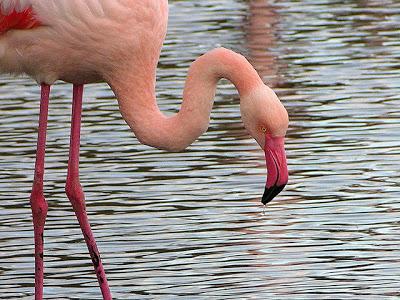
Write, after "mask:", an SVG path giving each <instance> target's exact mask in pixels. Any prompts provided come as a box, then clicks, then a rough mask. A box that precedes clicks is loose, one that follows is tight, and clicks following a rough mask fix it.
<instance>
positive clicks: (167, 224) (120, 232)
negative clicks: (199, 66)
mask: <svg viewBox="0 0 400 300" xmlns="http://www.w3.org/2000/svg"><path fill="white" fill-rule="evenodd" d="M170 3H171V17H170V29H169V32H168V40H167V42H166V45H165V48H164V50H163V53H162V59H161V62H160V68H159V73H158V95H157V96H158V99H159V102H160V105H161V107H162V109H163V110H164V111H167V112H173V111H174V110H175V109H176V108H177V107H179V100H176V99H180V97H181V91H182V88H183V82H184V79H185V76H186V71H187V67H188V65H189V64H190V62H191V61H193V59H195V58H196V57H197V56H199V55H200V54H202V53H203V52H204V51H206V50H208V49H211V48H213V47H215V46H216V45H222V46H225V47H229V48H234V49H236V50H241V51H242V50H243V52H244V53H246V49H238V48H240V47H244V48H248V49H247V50H248V53H249V54H250V55H249V57H250V59H251V60H252V62H253V63H254V65H255V66H256V67H257V68H258V70H259V71H260V72H261V73H262V74H263V76H264V77H265V79H266V81H267V82H268V83H269V84H271V83H272V84H274V85H275V86H276V88H277V92H278V94H279V95H280V97H281V98H282V99H283V101H284V103H285V105H286V107H287V108H288V110H289V112H290V115H291V126H290V131H289V134H288V139H287V148H288V159H289V162H290V169H291V178H290V182H289V185H288V186H287V188H286V189H285V191H284V192H283V194H282V195H281V196H280V199H277V200H276V201H274V202H273V203H271V205H270V206H268V207H267V210H266V212H265V215H263V213H262V208H261V207H260V205H259V198H258V197H259V195H260V191H261V190H262V186H263V184H264V183H265V181H264V180H265V178H264V176H265V171H264V166H263V160H262V153H261V151H260V150H258V146H257V145H256V144H255V143H254V142H253V141H252V139H250V138H249V137H248V135H247V134H246V132H245V131H244V129H243V126H242V124H241V121H240V113H239V108H238V103H237V102H238V99H237V96H236V91H235V90H234V88H233V87H232V86H231V85H230V84H228V83H227V82H222V83H221V85H220V89H219V93H218V96H217V98H216V103H215V109H214V112H213V115H212V120H213V121H212V123H211V127H210V130H209V132H208V133H207V134H206V135H204V136H203V137H201V138H200V140H199V141H198V142H196V143H195V144H194V145H193V146H191V147H190V148H189V149H188V151H187V152H184V153H179V154H174V153H165V152H162V151H158V150H155V149H150V148H148V147H145V146H142V145H140V144H138V143H137V141H136V140H135V139H132V137H131V133H130V132H129V129H128V128H127V126H126V125H125V124H124V123H123V121H122V120H121V116H120V114H119V112H118V109H117V106H116V103H115V100H114V98H113V96H112V94H111V92H110V91H109V89H108V88H107V87H106V86H103V85H92V86H89V87H88V88H87V90H86V100H85V103H84V120H83V137H82V138H83V141H82V159H81V161H82V165H81V167H82V184H83V186H84V188H85V190H86V192H87V195H86V196H87V202H88V213H89V215H90V216H89V217H90V218H91V221H92V224H93V227H94V232H95V235H96V237H97V239H98V241H99V247H100V249H101V250H102V255H103V259H104V263H105V266H106V269H107V272H108V276H109V280H110V284H111V288H112V291H113V294H114V296H115V299H161V298H168V299H176V298H179V297H181V298H183V299H214V298H215V299H249V298H252V299H271V298H272V299H303V298H304V299H315V298H318V299H321V298H323V299H332V298H334V299H396V297H397V298H398V297H399V296H400V294H399V290H400V285H399V280H398V278H400V268H399V266H398V260H399V257H400V250H399V247H398V244H399V210H400V206H399V201H398V199H399V197H400V190H399V188H398V178H399V177H400V172H399V170H400V160H399V157H400V150H399V149H400V142H399V141H400V133H399V131H398V130H397V128H398V127H399V125H400V124H399V123H400V121H399V120H400V114H399V112H398V102H399V100H400V98H399V94H400V74H399V71H398V53H399V52H400V43H399V42H398V33H399V31H398V21H399V20H398V15H399V13H400V7H399V5H398V1H396V0H387V1H366V0H364V1H360V0H351V1H345V2H343V1H342V2H332V1H322V2H321V1H318V2H316V1H311V0H305V1H301V3H299V2H298V1H292V0H290V1H286V0H282V1H278V2H276V1H274V2H273V1H267V0H266V1H239V0H237V1H236V0H234V1H233V0H213V1H189V0H186V1H178V0H175V1H170ZM274 3H275V4H274ZM277 4H279V6H278V5H277ZM249 9H250V11H249ZM246 15H247V16H250V20H247V21H246V26H244V25H243V22H244V21H243V20H244V19H245V16H246ZM188 16H189V17H190V22H189V21H188V18H189V17H188ZM263 24H267V25H266V26H264V25H263ZM243 27H245V33H243V30H242V28H243ZM260 28H261V29H260ZM244 36H245V37H246V39H245V43H244V44H243V43H241V41H242V40H243V39H244ZM256 40H257V42H256ZM262 49H264V50H265V53H264V54H265V57H263V56H264V55H263V53H262ZM264 66H269V68H266V67H264ZM264 72H265V73H264ZM278 76H279V79H278ZM281 78H284V82H283V80H282V79H281ZM0 82H1V83H0V85H1V86H0V101H1V103H2V107H1V114H0V121H1V122H0V299H7V300H8V299H32V293H33V270H34V268H33V233H32V225H31V219H30V208H29V203H28V198H29V191H30V187H31V182H32V170H33V163H34V149H35V141H36V133H35V127H36V123H37V121H36V119H37V114H38V100H37V99H38V96H39V95H38V94H37V91H38V89H37V87H36V86H35V85H34V84H33V83H32V82H31V81H30V80H25V79H18V80H17V79H11V78H8V77H2V78H1V79H0ZM70 98H71V91H70V86H69V85H64V84H62V83H60V84H59V85H58V86H57V87H55V89H54V94H53V99H52V102H51V105H50V128H49V143H48V156H47V161H46V163H47V166H48V169H47V173H46V197H47V198H48V200H49V204H50V212H49V220H48V222H47V223H46V257H45V263H46V278H45V285H46V287H45V293H46V296H47V297H48V299H99V291H98V287H97V284H96V278H95V276H94V275H93V273H92V267H91V265H90V259H89V257H88V254H87V251H86V247H85V245H84V243H83V241H82V238H81V234H80V231H79V227H78V225H77V223H76V220H75V218H74V216H73V213H72V210H71V209H70V206H69V202H68V200H67V199H66V198H65V194H64V191H63V189H64V180H65V175H66V174H65V172H66V171H65V170H66V157H67V153H68V146H67V145H68V136H69V132H68V131H69V118H70V116H69V114H70V106H71V100H70ZM260 188H261V189H260ZM72 295H73V296H72Z"/></svg>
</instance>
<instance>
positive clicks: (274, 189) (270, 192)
mask: <svg viewBox="0 0 400 300" xmlns="http://www.w3.org/2000/svg"><path fill="white" fill-rule="evenodd" d="M284 187H285V184H283V185H280V186H277V185H273V186H271V187H269V188H268V187H265V191H264V195H263V196H262V198H261V202H262V204H264V205H266V204H267V203H268V202H271V200H272V199H274V198H275V197H276V196H277V195H278V194H279V193H280V192H282V190H283V189H284Z"/></svg>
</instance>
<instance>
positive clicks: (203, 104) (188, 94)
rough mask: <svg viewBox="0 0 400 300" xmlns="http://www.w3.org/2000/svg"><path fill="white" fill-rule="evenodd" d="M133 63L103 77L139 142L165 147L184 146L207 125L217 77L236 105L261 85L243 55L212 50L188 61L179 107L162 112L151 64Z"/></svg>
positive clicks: (225, 50) (221, 49)
mask: <svg viewBox="0 0 400 300" xmlns="http://www.w3.org/2000/svg"><path fill="white" fill-rule="evenodd" d="M139 68H140V67H139ZM139 68H138V67H137V66H135V69H134V70H135V72H132V70H130V71H129V73H128V72H122V73H119V74H118V76H116V74H114V76H113V77H112V78H110V80H108V82H109V84H110V86H111V88H112V89H113V91H114V93H115V94H116V96H117V98H118V103H119V106H120V111H121V114H122V116H123V118H124V119H125V121H126V122H127V124H128V125H129V126H130V128H131V129H132V131H133V132H134V133H135V135H136V137H137V138H138V139H139V141H140V142H141V143H143V144H146V145H149V146H153V147H156V148H160V149H166V150H171V151H178V150H182V149H184V148H186V147H187V146H188V145H190V144H191V143H193V141H195V140H196V139H197V138H198V137H199V136H200V135H201V134H203V133H204V132H205V131H206V130H207V128H208V124H209V119H210V113H211V109H212V106H213V102H214V96H215V90H216V87H217V83H218V81H219V80H220V79H221V78H226V79H228V80H230V81H231V82H232V83H233V84H234V85H235V86H236V88H237V89H238V91H239V94H240V98H241V104H243V101H245V99H249V97H247V95H249V94H251V93H252V91H254V90H256V89H257V87H259V86H264V84H263V82H262V80H261V79H260V77H259V76H258V74H257V72H256V71H255V70H254V68H253V67H252V66H251V65H250V63H249V62H248V61H247V60H246V59H245V58H244V57H243V56H241V55H239V54H236V53H235V52H232V51H230V50H227V49H223V48H219V49H215V50H212V51H210V52H208V53H206V54H204V55H203V56H201V57H199V58H198V59H197V60H196V61H195V62H194V63H193V64H192V65H191V67H190V69H189V73H188V77H187V80H186V84H185V89H184V92H183V102H182V105H181V109H180V111H179V112H178V113H177V114H175V115H173V116H165V115H164V114H163V113H162V112H161V111H160V109H159V108H158V105H157V101H156V97H155V73H156V65H155V64H153V65H152V66H151V67H150V68H149V67H148V66H147V67H146V66H142V68H143V72H140V70H139ZM126 69H127V68H126ZM248 101H249V100H248Z"/></svg>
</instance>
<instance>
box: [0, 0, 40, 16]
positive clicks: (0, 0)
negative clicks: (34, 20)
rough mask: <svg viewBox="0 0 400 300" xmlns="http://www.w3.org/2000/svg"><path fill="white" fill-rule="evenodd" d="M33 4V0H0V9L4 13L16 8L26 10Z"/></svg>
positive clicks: (19, 10)
mask: <svg viewBox="0 0 400 300" xmlns="http://www.w3.org/2000/svg"><path fill="white" fill-rule="evenodd" d="M30 6H32V1H31V0H0V11H1V12H2V13H3V14H6V15H7V14H11V13H12V12H13V11H14V10H15V11H16V12H21V11H24V10H25V9H27V8H29V7H30Z"/></svg>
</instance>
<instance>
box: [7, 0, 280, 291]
mask: <svg viewBox="0 0 400 300" xmlns="http://www.w3.org/2000/svg"><path fill="white" fill-rule="evenodd" d="M167 19H168V1H167V0H113V1H108V0H57V1H56V0H2V1H1V2H0V73H11V74H16V75H19V74H27V75H29V76H31V77H32V78H33V79H35V80H36V81H37V82H38V83H39V84H41V103H40V116H39V129H38V144H37V154H36V164H35V175H34V183H33V188H32V193H31V197H30V203H31V208H32V216H33V224H34V239H35V299H42V297H43V229H44V224H45V219H46V215H47V207H48V205H47V202H46V200H45V199H44V196H43V174H44V158H45V143H46V129H47V114H48V102H49V94H50V85H52V84H53V83H54V82H55V81H56V80H63V81H66V82H69V83H72V84H73V108H72V125H71V140H70V153H69V162H68V175H67V180H66V188H65V189H66V194H67V196H68V198H69V200H70V202H71V204H72V207H73V209H74V211H75V214H76V217H77V219H78V221H79V224H80V227H81V229H82V233H83V236H84V238H85V241H86V244H87V247H88V249H89V252H90V256H91V258H92V261H93V265H94V269H95V272H96V275H97V279H98V282H99V285H100V289H101V292H102V295H103V298H104V299H112V296H111V293H110V289H109V286H108V283H107V279H106V275H105V272H104V268H103V265H102V262H101V259H100V255H99V251H98V249H97V246H96V242H95V239H94V237H93V234H92V231H91V228H90V224H89V221H88V218H87V215H86V208H85V198H84V194H83V191H82V188H81V185H80V182H79V147H80V125H81V107H82V93H83V85H84V84H88V83H94V82H107V83H108V84H109V85H110V87H111V88H112V90H113V91H114V93H115V95H116V97H117V99H118V103H119V108H120V111H121V114H122V116H123V118H124V119H125V121H126V123H127V124H128V125H129V126H130V128H131V129H132V131H133V132H134V134H135V135H136V137H137V138H138V139H139V141H140V142H141V143H143V144H146V145H150V146H153V147H156V148H159V149H165V150H169V151H180V150H183V149H185V148H186V147H187V146H188V145H190V144H191V143H192V142H193V141H194V140H195V139H197V138H198V137H199V136H200V135H201V134H202V133H204V132H205V131H206V130H207V128H208V123H209V116H210V111H211V109H212V104H213V98H214V94H215V90H216V85H217V82H218V81H219V79H221V78H227V79H229V80H230V81H231V82H232V83H233V84H234V85H235V86H236V88H237V89H238V92H239V94H240V105H241V114H242V120H243V123H244V126H245V127H246V129H247V130H248V132H249V133H250V135H251V136H253V137H254V139H255V140H256V141H257V142H258V144H259V145H260V146H261V148H262V149H263V150H264V152H265V158H266V165H267V170H268V177H267V182H266V187H265V192H264V194H263V197H262V202H263V203H264V204H266V203H267V202H269V201H270V200H272V199H273V198H274V197H275V196H276V195H277V194H278V193H279V192H280V191H281V190H282V189H283V187H284V186H285V184H286V183H287V180H288V171H287V165H286V156H285V150H284V136H285V134H286V130H287V126H288V115H287V112H286V110H285V108H284V107H283V105H282V104H281V102H280V101H279V99H278V97H277V96H276V95H275V93H274V92H273V91H272V90H271V89H270V88H268V87H267V86H266V85H264V83H263V82H262V80H261V79H260V77H259V75H258V74H257V72H256V71H255V70H254V69H253V67H252V66H251V65H250V63H249V62H248V61H247V60H246V59H245V58H244V57H243V56H241V55H239V54H236V53H235V52H232V51H230V50H227V49H224V48H219V49H215V50H212V51H210V52H208V53H206V54H204V55H202V56H201V57H199V58H198V59H197V60H196V61H195V62H194V63H193V64H192V65H191V67H190V69H189V74H188V78H187V81H186V85H185V89H184V92H183V102H182V105H181V109H180V111H179V113H177V114H176V115H174V116H170V117H167V116H164V115H163V114H162V113H161V112H160V110H159V108H158V106H157V101H156V99H155V78H156V69H157V63H158V59H159V56H160V51H161V47H162V44H163V41H164V38H165V35H166V28H167Z"/></svg>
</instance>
